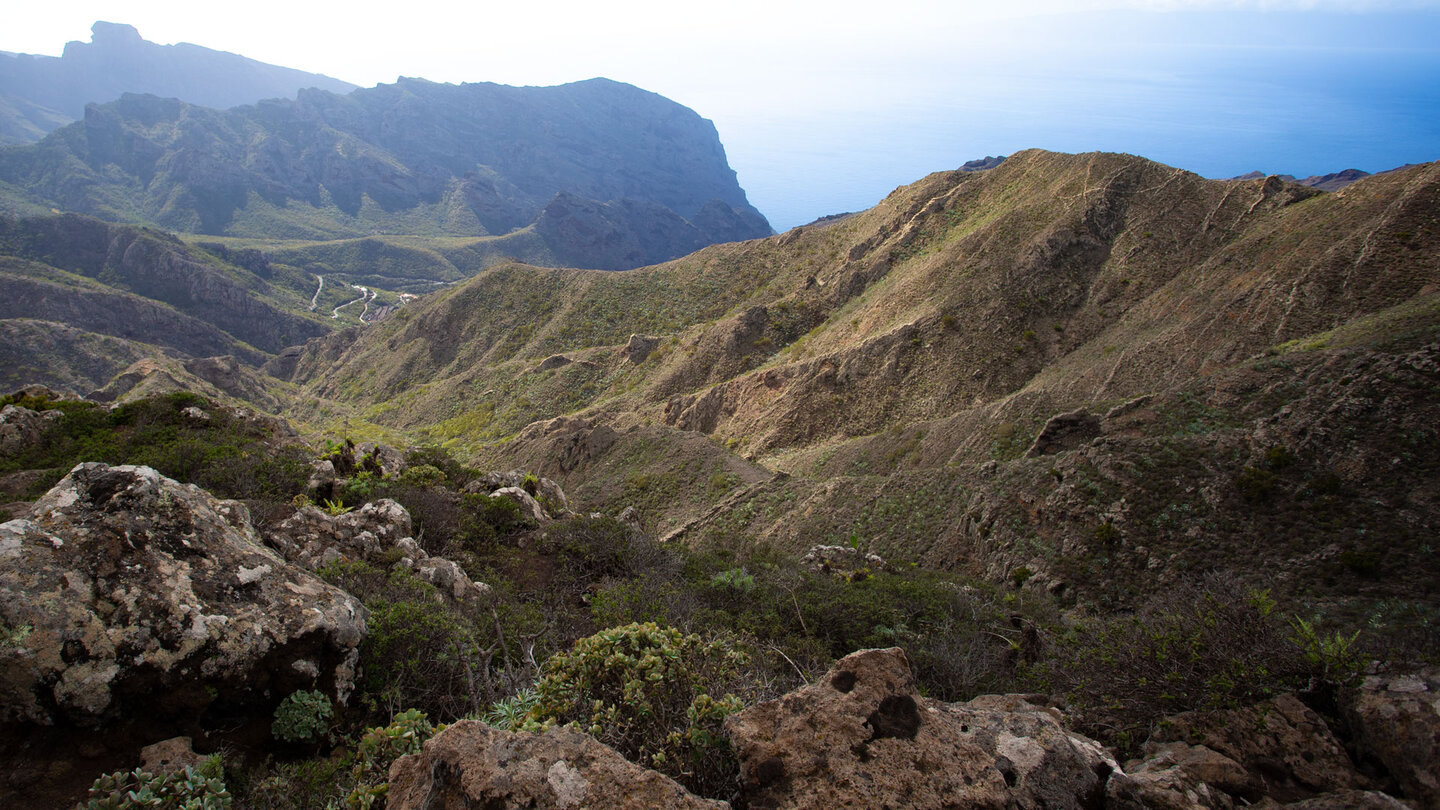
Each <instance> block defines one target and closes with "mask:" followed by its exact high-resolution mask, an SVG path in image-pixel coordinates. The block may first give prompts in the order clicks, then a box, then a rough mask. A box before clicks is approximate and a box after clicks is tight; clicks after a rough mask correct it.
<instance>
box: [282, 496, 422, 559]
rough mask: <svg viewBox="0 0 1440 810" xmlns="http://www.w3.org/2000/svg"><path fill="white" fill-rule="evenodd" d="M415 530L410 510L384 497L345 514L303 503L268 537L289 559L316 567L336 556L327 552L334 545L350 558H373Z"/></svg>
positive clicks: (341, 554) (338, 551) (333, 547)
mask: <svg viewBox="0 0 1440 810" xmlns="http://www.w3.org/2000/svg"><path fill="white" fill-rule="evenodd" d="M412 534H414V529H413V527H412V524H411V521H410V513H409V512H407V511H405V507H403V506H401V505H400V504H398V503H396V502H395V501H392V500H390V499H389V498H383V499H381V500H378V501H371V502H369V503H367V504H365V505H364V506H361V507H360V508H359V509H354V510H351V511H349V512H346V513H344V514H341V515H332V514H330V513H328V512H326V511H325V510H323V509H320V508H319V507H316V506H306V507H302V508H300V509H298V510H296V512H295V514H293V515H291V516H290V517H288V518H286V519H285V520H284V521H282V522H281V523H280V525H278V526H274V527H272V528H270V530H269V531H268V532H267V533H266V535H265V541H266V542H267V543H269V544H270V545H271V546H273V547H274V548H275V550H277V551H279V552H280V553H281V554H283V555H284V556H285V559H287V560H289V561H290V562H293V563H295V564H297V565H301V566H304V567H305V568H308V569H310V570H312V571H313V570H315V569H316V568H319V567H320V566H321V565H323V564H325V563H326V562H328V561H329V560H330V559H333V558H334V557H335V555H334V554H327V552H329V551H331V550H332V549H333V550H334V551H335V552H337V553H338V554H339V556H341V557H344V558H346V559H351V560H371V559H374V558H377V557H379V556H380V555H381V554H382V553H384V552H386V551H388V550H389V549H390V548H392V547H394V546H395V544H396V543H398V542H399V541H400V539H401V538H405V537H410V536H411V535H412Z"/></svg>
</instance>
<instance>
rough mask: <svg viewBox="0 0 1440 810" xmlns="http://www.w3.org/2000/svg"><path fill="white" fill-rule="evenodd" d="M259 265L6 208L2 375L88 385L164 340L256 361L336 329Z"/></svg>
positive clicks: (1, 237)
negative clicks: (13, 213) (21, 215)
mask: <svg viewBox="0 0 1440 810" xmlns="http://www.w3.org/2000/svg"><path fill="white" fill-rule="evenodd" d="M233 258H235V259H236V260H237V261H243V260H244V257H241V256H235V257H233ZM252 264H253V262H252ZM255 266H256V267H257V268H258V269H261V270H264V271H271V272H270V275H271V278H270V279H266V278H262V277H261V276H259V275H257V274H256V273H255V272H254V271H252V270H250V269H247V268H245V267H241V266H239V265H238V264H231V263H228V262H225V261H223V260H221V259H219V258H218V257H216V256H214V255H211V254H209V253H206V252H205V251H202V250H199V249H196V248H191V247H187V246H186V245H184V244H183V243H181V242H180V241H179V240H177V239H175V238H174V237H173V236H170V235H168V234H162V233H158V232H155V231H152V230H149V229H145V228H136V227H132V226H120V225H110V224H107V223H104V222H100V221H98V220H94V219H90V218H88V217H81V216H74V215H64V216H57V217H40V218H31V219H13V218H7V217H0V323H3V324H4V328H3V330H0V347H3V348H0V352H3V353H4V354H5V355H6V356H7V357H10V358H12V359H14V360H15V362H14V363H13V364H12V363H6V364H5V369H6V372H5V374H4V375H3V376H4V379H3V380H0V385H10V386H18V385H22V384H27V383H32V382H43V383H46V384H52V385H57V386H59V387H62V388H67V389H76V390H82V391H88V390H91V389H94V388H98V387H100V386H101V385H104V384H105V383H106V382H107V381H108V380H109V379H110V378H111V376H113V375H114V374H115V373H117V372H118V371H119V370H120V369H122V368H124V367H125V366H127V365H129V364H130V363H132V362H134V361H135V360H137V359H140V358H141V357H145V356H151V355H153V354H154V353H155V352H156V350H157V348H158V349H161V350H164V351H166V352H168V353H173V354H177V355H180V356H182V357H185V356H188V357H208V356H214V355H235V356H236V357H237V358H239V359H240V360H241V361H243V362H246V363H248V364H250V365H252V366H254V365H259V364H261V363H263V362H265V360H266V359H267V358H269V357H270V356H271V355H273V354H274V353H276V352H278V351H280V350H281V349H283V348H285V347H286V346H288V345H290V344H292V343H295V342H298V341H303V340H306V339H308V338H311V337H316V336H318V335H322V334H325V333H326V332H328V331H330V330H331V329H332V328H333V327H332V326H331V325H330V324H328V323H326V321H325V320H322V319H321V318H319V317H317V316H314V315H311V314H309V313H306V312H304V306H303V302H302V299H301V298H300V296H299V295H298V294H297V293H296V292H295V291H294V290H291V289H287V288H286V282H287V279H285V278H283V273H281V274H277V273H274V272H273V268H270V267H269V266H268V265H255ZM277 275H279V276H282V277H276V276H277Z"/></svg>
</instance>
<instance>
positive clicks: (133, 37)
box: [90, 20, 145, 47]
mask: <svg viewBox="0 0 1440 810" xmlns="http://www.w3.org/2000/svg"><path fill="white" fill-rule="evenodd" d="M144 42H145V39H144V38H143V37H141V36H140V31H139V30H138V29H136V28H135V26H133V25H126V24H125V23H112V22H105V21H104V20H97V21H96V22H95V24H94V25H92V26H90V43H91V44H92V45H106V46H122V47H123V46H136V45H141V44H143V43H144Z"/></svg>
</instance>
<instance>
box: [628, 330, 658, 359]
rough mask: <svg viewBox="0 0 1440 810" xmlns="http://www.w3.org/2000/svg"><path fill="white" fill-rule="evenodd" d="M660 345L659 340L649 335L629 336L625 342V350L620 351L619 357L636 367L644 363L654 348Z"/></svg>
mask: <svg viewBox="0 0 1440 810" xmlns="http://www.w3.org/2000/svg"><path fill="white" fill-rule="evenodd" d="M659 345H660V338H658V337H653V336H651V335H631V336H630V340H628V341H626V343H625V348H623V349H621V350H620V354H621V356H623V357H624V358H625V361H626V362H627V363H629V364H630V365H632V366H638V365H640V364H641V363H643V362H645V359H646V358H648V357H649V356H650V353H651V352H653V351H655V347H656V346H659Z"/></svg>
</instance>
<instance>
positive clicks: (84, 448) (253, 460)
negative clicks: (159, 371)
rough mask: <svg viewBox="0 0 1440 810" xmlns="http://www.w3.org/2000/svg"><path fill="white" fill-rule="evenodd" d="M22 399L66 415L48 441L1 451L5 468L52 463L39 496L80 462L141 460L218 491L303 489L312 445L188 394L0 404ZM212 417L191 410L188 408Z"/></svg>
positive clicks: (255, 493)
mask: <svg viewBox="0 0 1440 810" xmlns="http://www.w3.org/2000/svg"><path fill="white" fill-rule="evenodd" d="M12 403H13V404H17V405H21V406H23V407H31V408H32V409H40V410H47V409H48V410H58V411H60V412H61V413H63V414H64V417H63V418H62V419H60V420H59V422H58V423H57V424H55V425H54V426H53V427H51V428H50V429H49V430H48V431H47V432H46V433H45V435H44V438H43V441H42V442H41V443H40V444H39V445H37V446H34V447H30V448H27V449H25V450H24V451H22V452H20V453H17V454H15V455H13V456H9V457H6V458H0V473H3V472H10V471H13V470H38V469H46V470H52V473H51V474H50V475H48V476H45V477H44V478H42V479H41V480H40V481H38V482H37V487H38V488H39V491H38V492H34V493H33V494H35V495H39V494H40V493H42V492H43V491H44V490H45V489H48V488H49V487H51V486H54V484H55V483H56V482H57V481H59V480H60V477H61V476H63V475H64V474H65V473H66V472H68V471H69V470H70V468H72V467H74V466H75V465H76V464H79V463H80V462H82V461H100V462H104V463H107V464H140V465H145V466H148V467H153V468H155V469H156V470H158V471H159V472H160V473H162V474H163V475H166V476H168V477H170V478H174V479H175V480H177V481H181V482H183V483H188V484H195V485H197V486H199V487H201V488H203V489H206V490H209V491H210V492H212V493H214V494H215V495H216V496H217V497H221V498H236V499H266V500H279V501H285V500H289V499H290V497H291V496H293V495H294V494H296V493H298V492H302V491H304V489H305V482H306V480H307V478H308V476H309V460H308V456H309V453H308V451H306V450H305V448H304V447H303V446H301V445H299V444H298V443H295V442H292V441H291V440H289V439H288V438H286V437H284V436H280V435H275V434H274V432H273V431H272V429H271V428H270V427H268V426H267V424H266V423H264V422H251V421H248V420H246V419H243V418H241V417H238V416H236V415H235V414H233V413H232V412H231V411H230V410H229V409H228V408H222V407H215V405H214V404H213V403H211V402H209V401H207V400H205V399H204V398H202V397H198V396H196V395H194V394H189V393H183V392H182V393H174V394H164V395H159V396H154V397H147V398H145V399H140V400H136V401H134V402H128V403H126V404H124V405H121V406H119V407H117V408H115V409H114V410H113V411H107V410H106V409H105V408H104V407H102V406H100V405H98V404H96V403H93V402H48V401H43V400H35V399H34V398H30V397H22V398H16V397H14V396H13V395H12V396H8V397H0V406H3V405H4V404H12ZM192 406H193V407H198V408H201V409H202V410H204V411H206V413H207V414H208V415H209V417H210V418H209V420H206V421H200V420H195V419H192V418H190V417H188V416H185V414H184V413H183V411H184V410H185V409H186V408H189V407H192Z"/></svg>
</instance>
